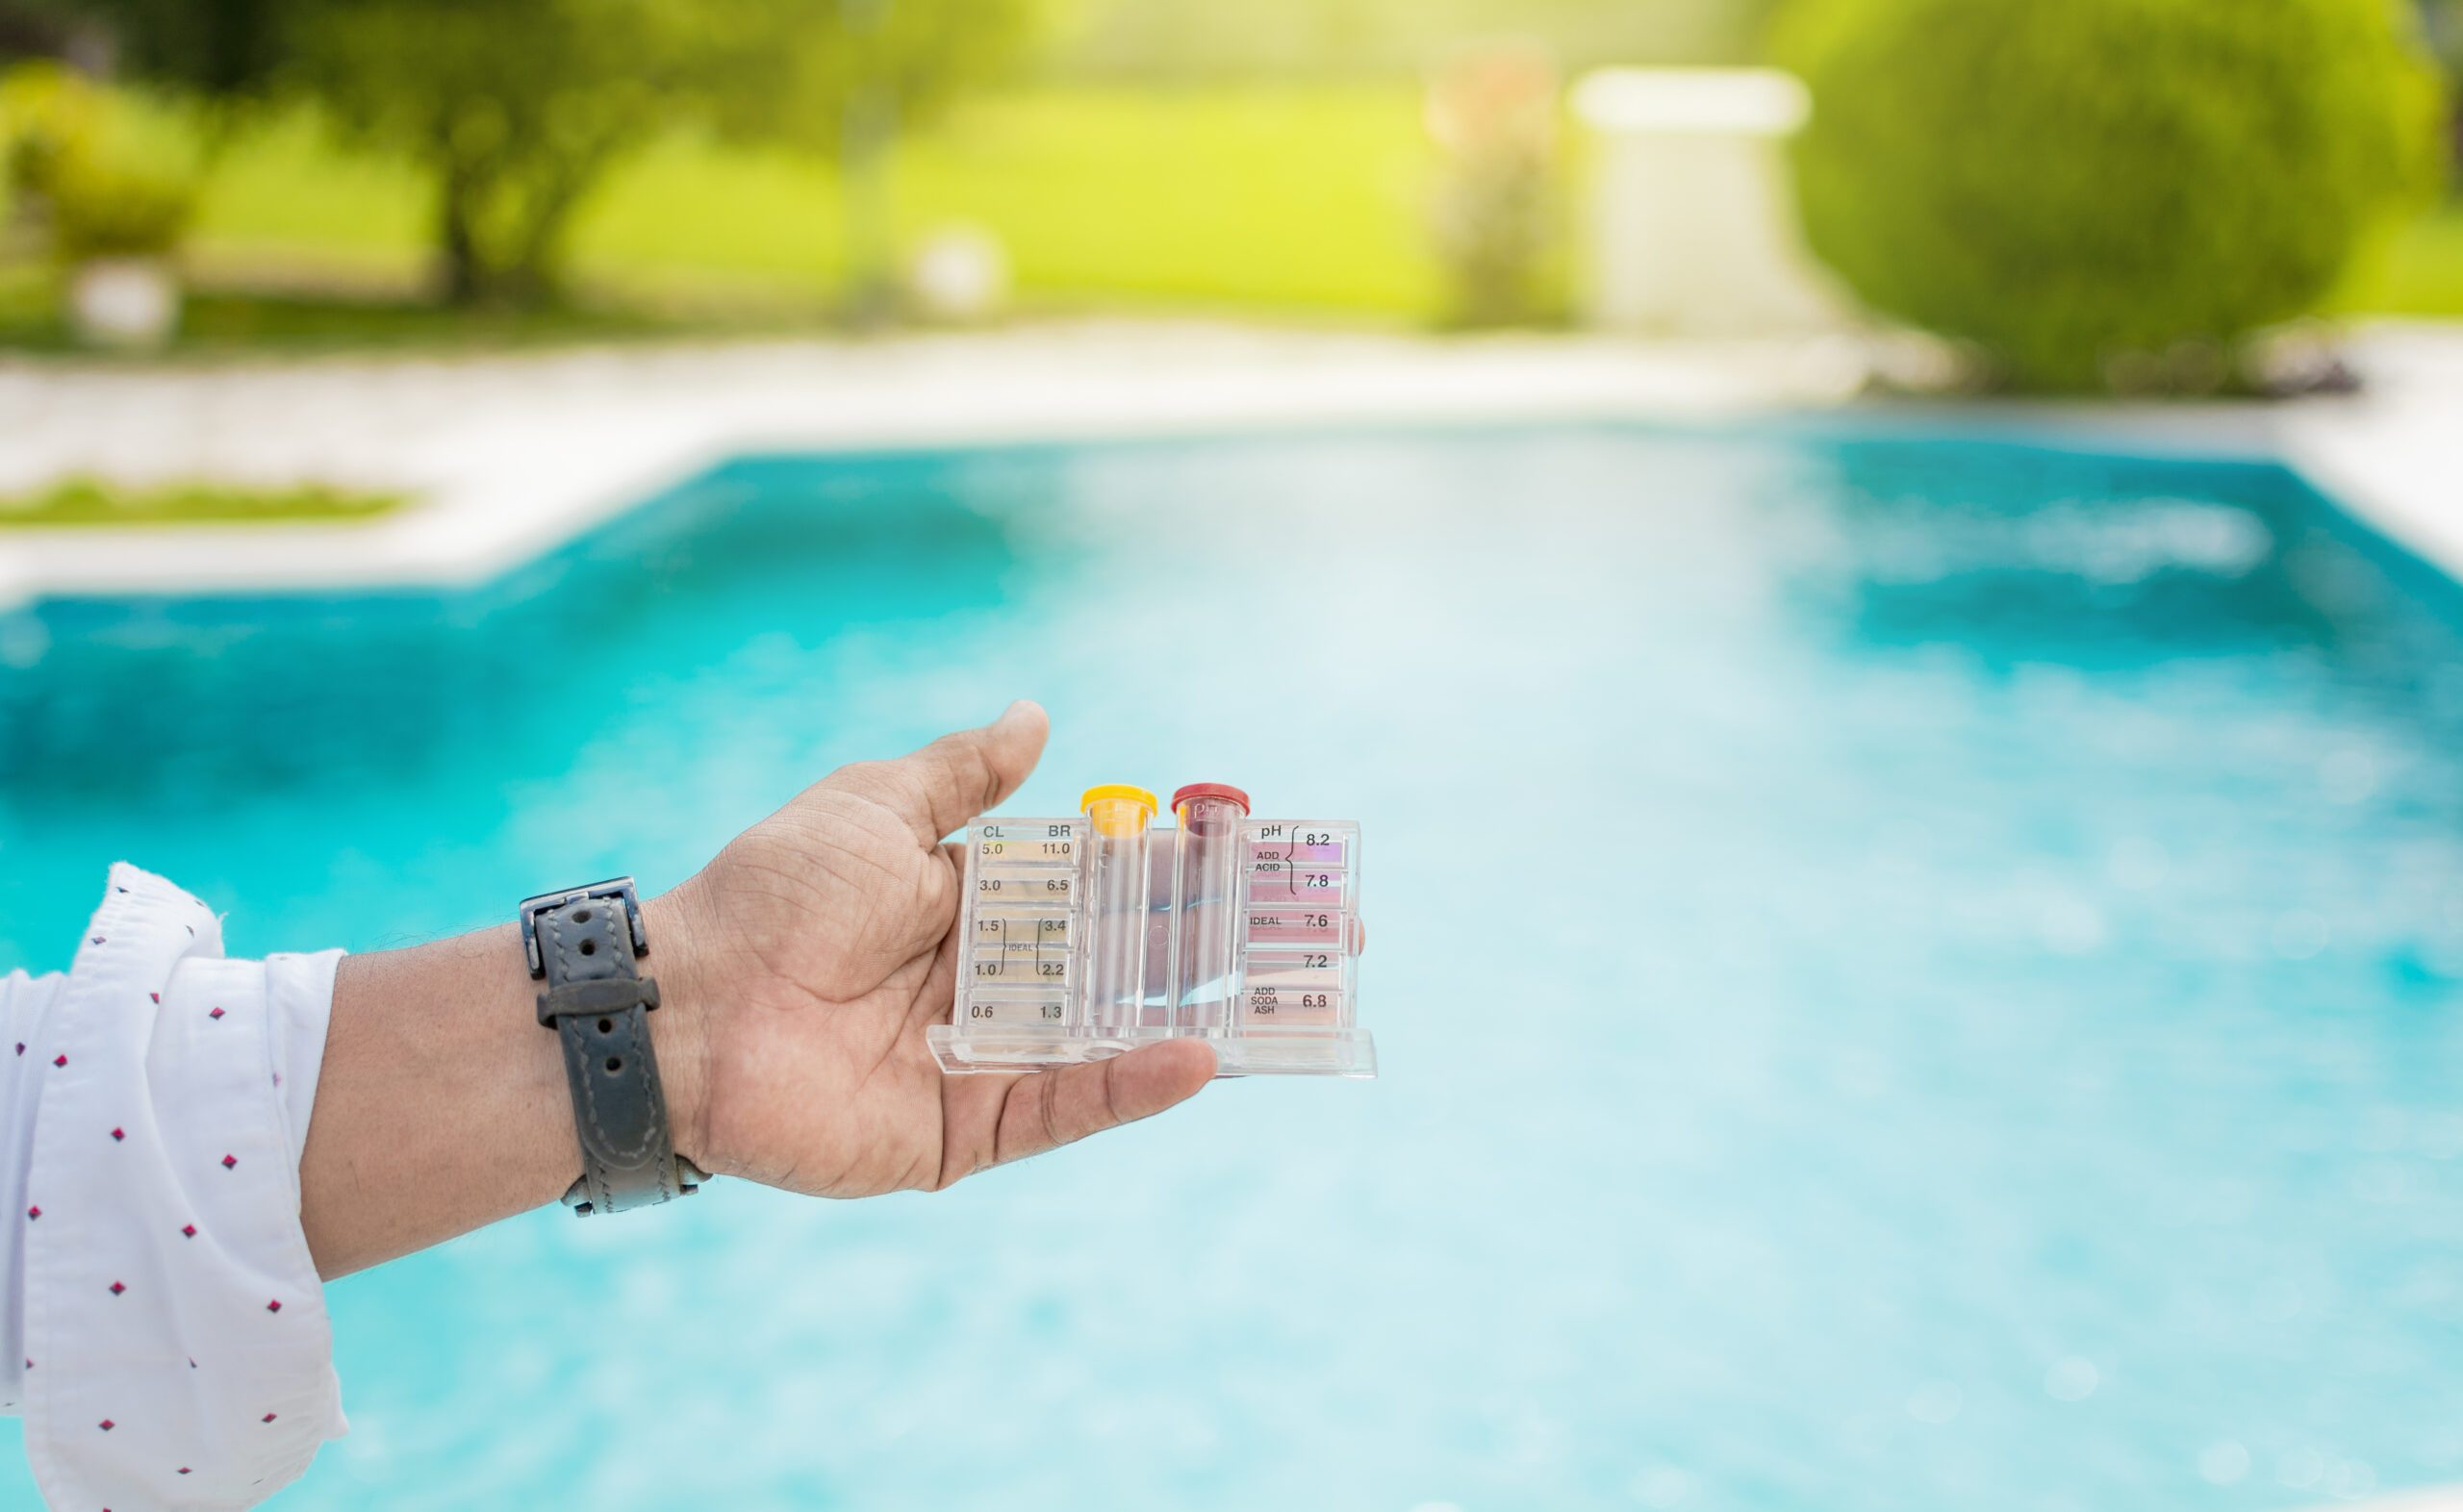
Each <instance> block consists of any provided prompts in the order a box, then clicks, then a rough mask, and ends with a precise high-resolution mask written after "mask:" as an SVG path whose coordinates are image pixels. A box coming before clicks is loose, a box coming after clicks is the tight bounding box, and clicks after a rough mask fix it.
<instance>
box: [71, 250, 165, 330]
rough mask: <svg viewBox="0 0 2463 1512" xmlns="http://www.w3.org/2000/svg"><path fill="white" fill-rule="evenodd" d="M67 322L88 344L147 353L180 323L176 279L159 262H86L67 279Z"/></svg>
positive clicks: (136, 259)
mask: <svg viewBox="0 0 2463 1512" xmlns="http://www.w3.org/2000/svg"><path fill="white" fill-rule="evenodd" d="M68 319H69V324H70V325H71V326H72V327H73V328H74V329H75V331H76V333H77V339H78V340H81V341H84V342H85V343H86V344H87V345H89V346H115V347H121V348H125V349H130V350H137V351H150V350H152V349H153V348H155V347H158V346H161V345H163V344H164V343H165V342H166V341H168V340H170V339H171V333H172V331H173V330H174V329H176V328H177V327H178V325H179V323H180V280H179V275H178V274H177V273H175V272H173V271H172V270H171V265H170V264H168V263H166V262H165V261H164V260H163V259H161V258H153V257H98V258H89V259H87V260H86V261H85V262H83V263H80V264H78V265H77V266H76V268H75V269H74V270H73V271H72V272H70V274H69V275H68Z"/></svg>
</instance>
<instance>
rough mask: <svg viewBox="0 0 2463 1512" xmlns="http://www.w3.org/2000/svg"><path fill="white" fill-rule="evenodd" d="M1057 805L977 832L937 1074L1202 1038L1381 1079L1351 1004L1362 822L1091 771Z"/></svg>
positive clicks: (1307, 1069)
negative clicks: (1167, 793)
mask: <svg viewBox="0 0 2463 1512" xmlns="http://www.w3.org/2000/svg"><path fill="white" fill-rule="evenodd" d="M1159 812H1160V806H1159V805H1158V804H1157V803H1156V802H1155V794H1152V793H1149V792H1147V791H1146V790H1145V789H1143V788H1134V787H1130V786H1127V785H1124V784H1109V785H1106V786H1104V787H1098V788H1089V789H1087V790H1086V794H1085V795H1084V796H1083V797H1082V798H1080V799H1079V813H1078V814H1076V815H1073V816H1071V817H1069V818H1066V819H1001V818H995V819H983V820H981V821H980V822H978V823H977V824H975V825H973V826H972V827H970V828H969V829H968V830H967V832H966V874H965V879H964V884H963V885H964V887H965V900H964V902H963V903H961V904H960V909H959V917H958V929H959V931H960V935H961V938H962V939H963V940H964V942H965V944H964V945H963V946H962V947H961V949H962V953H961V955H960V957H959V962H958V980H957V1002H956V1005H955V1007H954V1009H953V1010H952V1015H951V1021H950V1022H949V1023H946V1024H940V1025H935V1026H934V1027H933V1029H932V1031H931V1035H930V1039H931V1046H932V1053H933V1055H934V1056H935V1057H936V1058H938V1060H939V1061H940V1063H941V1068H942V1070H944V1071H954V1072H964V1071H1031V1070H1035V1069H1038V1068H1041V1067H1047V1066H1062V1065H1068V1064H1070V1063H1072V1062H1077V1061H1091V1060H1100V1059H1103V1058H1104V1057H1105V1056H1110V1055H1118V1054H1121V1053H1123V1052H1125V1051H1128V1050H1132V1049H1135V1048H1136V1047H1138V1046H1141V1045H1151V1044H1154V1043H1155V1042H1157V1041H1161V1040H1172V1039H1203V1040H1206V1042H1208V1043H1209V1044H1210V1045H1212V1046H1213V1047H1214V1056H1215V1070H1216V1071H1217V1073H1218V1074H1221V1075H1226V1076H1242V1075H1252V1076H1253V1075H1319V1076H1374V1075H1376V1074H1377V1048H1376V1046H1375V1045H1374V1044H1373V1043H1372V1042H1371V1041H1370V1039H1369V1036H1368V1031H1367V1030H1365V1029H1362V1028H1359V1027H1358V1026H1357V1024H1356V1022H1355V1019H1356V1016H1357V1014H1358V974H1359V972H1358V967H1359V951H1360V945H1361V943H1362V932H1361V928H1360V923H1359V825H1358V823H1356V822H1354V821H1352V820H1350V819H1252V818H1250V817H1249V795H1248V794H1245V793H1242V792H1241V791H1240V790H1239V789H1237V788H1230V787H1225V786H1223V785H1222V784H1220V783H1210V782H1201V783H1194V784H1191V785H1190V786H1188V787H1185V788H1182V789H1181V790H1180V791H1179V792H1178V793H1175V794H1172V817H1173V818H1174V819H1177V820H1178V822H1177V824H1157V823H1156V822H1155V819H1156V818H1157V816H1158V814H1159Z"/></svg>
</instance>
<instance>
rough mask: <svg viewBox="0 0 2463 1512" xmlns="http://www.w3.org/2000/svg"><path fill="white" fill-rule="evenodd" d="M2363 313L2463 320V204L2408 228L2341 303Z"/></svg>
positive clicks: (2369, 264)
mask: <svg viewBox="0 0 2463 1512" xmlns="http://www.w3.org/2000/svg"><path fill="white" fill-rule="evenodd" d="M2335 307H2336V308H2337V309H2338V310H2342V311H2348V312H2352V313H2359V314H2376V315H2463V203H2456V202H2454V201H2449V202H2448V203H2447V205H2446V206H2445V208H2444V209H2443V210H2441V211H2439V212H2438V213H2436V214H2431V215H2429V216H2427V217H2425V218H2424V219H2422V220H2418V221H2415V222H2414V223H2413V224H2412V225H2410V226H2409V227H2407V228H2405V229H2404V230H2403V231H2402V232H2401V233H2400V235H2398V236H2397V237H2396V238H2395V239H2394V240H2393V241H2392V242H2391V243H2390V244H2389V245H2388V246H2387V247H2386V249H2385V251H2384V252H2383V253H2382V254H2381V255H2380V256H2378V257H2375V258H2371V259H2367V260H2365V261H2364V264H2363V265H2362V266H2361V267H2360V268H2359V269H2356V270H2355V271H2354V273H2353V275H2352V278H2351V279H2350V281H2349V283H2348V284H2347V285H2346V286H2345V287H2344V289H2343V290H2341V291H2340V292H2339V293H2338V295H2337V296H2336V299H2335Z"/></svg>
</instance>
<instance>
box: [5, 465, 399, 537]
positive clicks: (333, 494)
mask: <svg viewBox="0 0 2463 1512" xmlns="http://www.w3.org/2000/svg"><path fill="white" fill-rule="evenodd" d="M401 503H402V496H401V495H400V494H397V493H362V492H356V491H350V490H346V489H335V488H327V487H325V486H323V485H321V484H307V485H303V486H301V487H297V488H281V489H248V488H226V487H223V486H220V485H216V484H205V483H175V484H169V485H166V486H164V487H161V488H146V489H138V488H123V487H121V486H120V485H117V484H111V483H101V482H97V481H95V480H94V479H91V478H70V479H68V480H66V481H65V482H62V483H56V484H53V485H52V486H51V487H50V488H48V489H45V490H43V491H41V492H39V493H30V494H23V495H20V496H18V497H15V498H0V530H5V529H8V528H9V527H12V526H39V525H184V524H197V523H205V522H214V523H229V522H232V521H241V520H257V521H265V520H295V519H366V518H368V517H372V516H376V515H381V514H383V513H385V512H386V511H387V510H390V509H394V508H395V507H396V506H398V505H400V504H401Z"/></svg>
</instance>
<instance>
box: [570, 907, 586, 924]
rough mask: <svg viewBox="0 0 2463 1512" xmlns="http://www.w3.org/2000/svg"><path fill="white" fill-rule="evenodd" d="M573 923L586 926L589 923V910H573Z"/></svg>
mask: <svg viewBox="0 0 2463 1512" xmlns="http://www.w3.org/2000/svg"><path fill="white" fill-rule="evenodd" d="M573 922H574V923H576V924H586V923H589V922H590V910H589V909H587V908H576V909H574V910H573Z"/></svg>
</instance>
